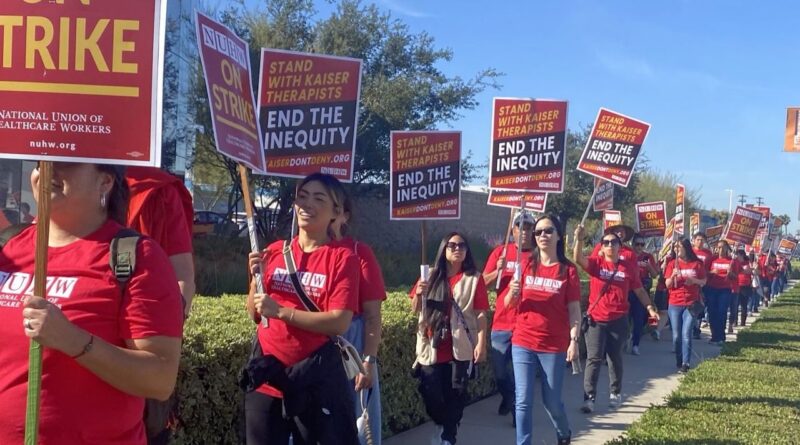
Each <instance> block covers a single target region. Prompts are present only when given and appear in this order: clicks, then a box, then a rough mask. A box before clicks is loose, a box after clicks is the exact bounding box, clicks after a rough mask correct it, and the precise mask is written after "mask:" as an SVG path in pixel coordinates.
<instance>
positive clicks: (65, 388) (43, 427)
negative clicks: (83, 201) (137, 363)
mask: <svg viewBox="0 0 800 445" xmlns="http://www.w3.org/2000/svg"><path fill="white" fill-rule="evenodd" d="M121 228H122V227H121V226H120V225H119V224H117V223H115V222H113V221H111V220H109V221H108V222H106V223H105V224H104V225H103V226H102V227H101V228H100V229H98V230H97V231H95V232H94V233H92V234H90V235H88V236H86V237H85V238H83V239H80V240H77V241H75V242H72V243H70V244H69V245H66V246H62V247H50V248H49V249H48V265H47V272H48V282H49V285H48V288H47V299H48V301H50V302H51V303H53V304H55V305H56V306H58V307H60V308H61V310H62V311H63V312H64V315H65V316H66V317H67V318H68V319H69V320H70V321H71V322H72V323H74V324H75V325H77V326H78V327H80V328H81V329H84V330H86V331H88V332H89V333H91V334H94V335H95V336H96V337H97V338H102V339H103V340H105V341H107V342H109V343H111V344H113V345H116V346H120V347H125V341H126V340H130V339H142V338H148V337H152V336H167V337H176V338H180V337H181V335H182V325H183V305H182V303H181V295H180V291H179V290H178V281H177V279H176V278H175V274H174V272H173V271H172V267H171V266H170V263H169V260H168V259H167V256H166V254H165V253H164V251H163V250H161V248H160V247H159V246H158V245H157V244H156V243H155V242H154V241H153V240H151V239H149V238H142V239H141V240H140V242H139V244H138V247H137V251H136V270H135V271H134V274H133V276H132V277H131V279H130V281H129V282H128V284H127V287H126V291H125V295H124V298H123V296H122V292H121V290H120V288H119V284H118V282H117V279H116V278H115V277H114V274H113V273H112V271H111V267H110V266H109V243H110V241H111V239H112V238H113V237H114V235H115V234H116V233H117V232H118V231H119V230H120V229H121ZM35 240H36V225H33V226H31V227H29V228H27V229H25V230H23V231H22V232H21V233H20V234H19V235H17V236H16V237H14V238H12V239H11V240H10V241H9V242H8V244H6V245H5V247H3V250H2V253H0V336H1V337H2V338H3V347H2V348H0V366H2V372H0V412H2V413H3V415H2V416H0V443H2V444H21V443H22V442H23V436H24V430H25V403H26V392H27V389H28V385H27V382H28V344H29V341H28V338H27V337H26V336H25V332H24V330H23V327H22V302H21V299H22V296H23V295H24V294H30V293H32V289H33V280H32V274H33V270H34V244H35ZM42 369H43V376H42V392H41V395H42V398H41V412H40V417H39V422H40V423H39V444H45V445H47V444H85V443H96V444H145V443H146V438H145V430H144V424H143V423H142V412H143V410H144V399H143V398H141V397H136V396H132V395H130V394H126V393H124V392H122V391H120V390H119V389H116V388H114V387H112V386H111V385H109V384H108V383H106V382H104V381H103V380H101V379H100V378H99V377H97V376H96V375H95V374H94V373H92V372H91V371H89V370H88V369H86V368H84V367H83V366H81V365H79V364H78V363H77V362H76V361H75V360H73V359H72V358H70V357H68V356H67V355H65V354H63V353H61V352H58V351H56V350H54V349H49V348H45V349H44V356H43V367H42Z"/></svg>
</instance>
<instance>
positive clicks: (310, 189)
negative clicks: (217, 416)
mask: <svg viewBox="0 0 800 445" xmlns="http://www.w3.org/2000/svg"><path fill="white" fill-rule="evenodd" d="M345 199H346V193H345V191H344V188H343V187H342V184H341V183H340V182H339V181H338V180H337V179H336V178H335V177H333V176H331V175H327V174H322V173H315V174H312V175H309V176H307V177H306V178H305V179H303V181H301V182H300V184H299V186H298V187H297V196H296V197H295V202H294V211H295V213H296V215H297V225H298V227H299V231H298V235H297V237H295V238H294V239H292V240H291V242H288V251H287V252H284V244H285V242H284V241H276V242H274V243H272V244H271V245H270V246H269V247H267V249H266V250H265V252H264V254H263V256H261V258H260V260H261V262H262V264H263V270H264V274H263V280H264V291H265V294H256V293H255V288H256V286H255V282H253V283H251V286H250V295H249V297H248V305H247V306H248V311H249V313H250V315H251V317H253V320H254V321H256V322H260V321H261V318H262V317H267V318H269V326H264V324H263V323H259V325H258V328H257V334H258V344H257V346H259V347H260V349H261V351H263V356H261V357H260V358H259V357H257V358H254V359H252V360H251V361H250V364H249V365H248V369H249V370H250V371H251V372H250V373H249V375H250V376H251V380H250V382H249V385H247V389H249V390H250V391H248V392H247V394H246V395H245V425H246V433H247V443H248V444H258V445H262V444H270V445H272V444H281V445H285V444H287V443H289V435H290V434H291V435H292V436H293V439H294V443H296V444H298V443H303V444H305V443H318V442H319V443H321V444H326V445H327V444H348V445H350V444H355V443H358V438H357V435H356V419H355V413H354V411H353V398H352V394H351V392H350V390H349V388H348V386H349V383H348V379H347V375H346V374H345V371H344V367H343V366H342V360H341V353H340V351H339V348H338V347H337V346H336V345H335V344H334V343H333V342H332V341H331V337H333V336H336V335H341V334H343V333H344V332H345V331H346V330H347V328H348V327H349V326H350V321H351V319H352V317H353V312H355V311H356V307H357V303H358V284H359V265H358V259H357V258H356V256H355V255H354V254H353V251H352V250H351V249H350V248H348V247H345V246H343V245H341V244H340V243H338V242H337V241H335V240H334V239H333V238H332V231H331V225H332V223H333V221H334V220H335V219H336V218H337V217H338V216H339V215H340V214H341V213H342V211H343V205H344V201H345ZM286 255H290V256H291V258H290V260H293V261H294V264H295V268H296V271H297V281H298V282H299V283H300V286H302V291H303V293H305V294H306V295H307V296H308V299H310V300H311V301H312V302H313V303H314V304H315V305H316V306H317V307H318V308H319V311H318V312H316V311H310V310H308V309H307V307H306V305H305V304H304V303H303V301H302V300H301V299H300V294H299V293H298V290H296V288H295V286H294V284H293V281H294V280H293V279H292V278H291V277H290V275H289V273H288V270H287V260H286V258H285V256H286ZM258 260H259V254H258V253H255V254H251V257H250V266H251V270H253V271H256V270H258V268H259V264H258V263H259V261H258ZM257 352H258V348H256V354H255V355H256V356H258V355H259V354H258V353H257ZM259 371H260V372H259ZM252 389H255V390H252Z"/></svg>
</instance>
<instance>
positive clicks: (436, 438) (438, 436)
mask: <svg viewBox="0 0 800 445" xmlns="http://www.w3.org/2000/svg"><path fill="white" fill-rule="evenodd" d="M434 429H435V430H436V431H434V433H433V437H431V445H441V444H442V433H444V427H443V426H441V425H436V427H435V428H434Z"/></svg>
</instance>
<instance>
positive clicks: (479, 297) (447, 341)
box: [408, 272, 489, 363]
mask: <svg viewBox="0 0 800 445" xmlns="http://www.w3.org/2000/svg"><path fill="white" fill-rule="evenodd" d="M463 277H464V273H463V272H461V273H458V274H455V275H453V276H452V277H450V279H449V281H450V290H451V291H452V290H453V288H454V287H455V285H456V284H458V282H459V281H460V280H461V278H463ZM418 283H419V280H417V282H416V283H414V286H412V287H411V291H410V292H409V294H408V295H409V296H410V297H411V298H414V294H415V293H416V291H417V284H418ZM450 304H452V303H450V302H448V304H447V309H446V311H447V313H448V314H449V313H450V308H451V306H450ZM472 310H473V311H474V312H476V313H477V312H483V311H488V310H489V295H488V293H487V292H486V282H485V281H483V276H482V275H480V274H478V284H477V285H476V287H475V298H474V300H473V301H472ZM451 323H452V321H451ZM471 335H472V338H473V339H475V341H478V333H477V332H472V333H471ZM453 360H455V357H454V356H453V337H452V336H451V335H450V331H448V335H447V337H445V338H444V339H442V340H441V342H440V343H439V347H438V348H436V363H448V362H451V361H453Z"/></svg>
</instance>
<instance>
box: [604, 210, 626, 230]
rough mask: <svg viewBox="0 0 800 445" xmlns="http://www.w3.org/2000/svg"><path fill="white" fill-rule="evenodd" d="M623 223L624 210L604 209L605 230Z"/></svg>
mask: <svg viewBox="0 0 800 445" xmlns="http://www.w3.org/2000/svg"><path fill="white" fill-rule="evenodd" d="M619 224H622V212H620V211H619V210H603V230H606V229H607V228H609V227H611V226H616V225H619Z"/></svg>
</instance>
